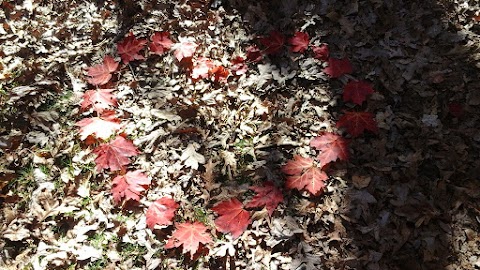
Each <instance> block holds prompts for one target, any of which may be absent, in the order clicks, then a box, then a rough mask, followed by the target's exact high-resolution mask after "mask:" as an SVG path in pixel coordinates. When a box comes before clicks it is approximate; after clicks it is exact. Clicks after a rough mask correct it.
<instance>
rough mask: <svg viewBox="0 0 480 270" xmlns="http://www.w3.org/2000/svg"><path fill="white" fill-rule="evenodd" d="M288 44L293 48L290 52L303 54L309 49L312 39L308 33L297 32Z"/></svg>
mask: <svg viewBox="0 0 480 270" xmlns="http://www.w3.org/2000/svg"><path fill="white" fill-rule="evenodd" d="M288 42H289V43H290V45H291V46H292V47H290V50H291V51H292V52H299V53H303V52H305V51H306V50H307V49H308V44H309V43H310V37H309V36H308V33H304V32H295V34H294V35H293V37H291V38H290V39H289V40H288Z"/></svg>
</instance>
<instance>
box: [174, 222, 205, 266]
mask: <svg viewBox="0 0 480 270" xmlns="http://www.w3.org/2000/svg"><path fill="white" fill-rule="evenodd" d="M175 228H176V230H175V231H174V232H173V234H172V237H171V238H170V239H168V241H167V244H165V248H167V249H169V248H174V247H179V246H182V245H183V253H187V252H190V257H191V258H192V259H193V255H194V254H195V253H196V252H197V250H198V248H199V246H200V244H204V245H206V244H209V243H211V242H212V238H211V237H210V234H209V233H207V227H205V225H203V224H202V223H200V222H194V223H190V222H185V223H177V224H176V225H175Z"/></svg>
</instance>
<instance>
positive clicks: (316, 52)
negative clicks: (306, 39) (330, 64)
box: [312, 44, 330, 61]
mask: <svg viewBox="0 0 480 270" xmlns="http://www.w3.org/2000/svg"><path fill="white" fill-rule="evenodd" d="M312 51H313V58H315V59H318V60H322V61H327V60H328V57H329V56H330V51H329V50H328V45H327V44H322V45H320V46H313V47H312Z"/></svg>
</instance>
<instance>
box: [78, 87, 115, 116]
mask: <svg viewBox="0 0 480 270" xmlns="http://www.w3.org/2000/svg"><path fill="white" fill-rule="evenodd" d="M113 90H114V89H101V88H99V89H95V90H87V91H85V93H84V94H83V96H82V98H83V100H82V103H81V104H80V107H81V108H82V109H84V110H85V109H87V108H89V107H92V108H93V110H94V111H96V112H97V113H102V112H103V111H104V110H105V109H108V108H109V107H115V106H117V98H116V97H115V96H113V95H112V94H111V92H112V91H113Z"/></svg>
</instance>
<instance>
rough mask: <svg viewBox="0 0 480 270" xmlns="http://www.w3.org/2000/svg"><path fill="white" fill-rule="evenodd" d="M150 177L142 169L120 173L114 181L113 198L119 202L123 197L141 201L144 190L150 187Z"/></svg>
mask: <svg viewBox="0 0 480 270" xmlns="http://www.w3.org/2000/svg"><path fill="white" fill-rule="evenodd" d="M150 182H151V181H150V179H148V177H147V175H146V174H144V173H143V172H142V171H139V170H136V171H133V172H127V173H126V174H125V175H118V176H117V177H115V178H114V179H113V181H112V193H113V200H114V201H115V203H116V204H119V203H120V202H121V201H122V200H123V199H125V200H127V201H128V200H134V201H137V202H138V201H139V200H140V195H141V193H142V192H144V191H145V190H147V189H148V186H149V185H150Z"/></svg>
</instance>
